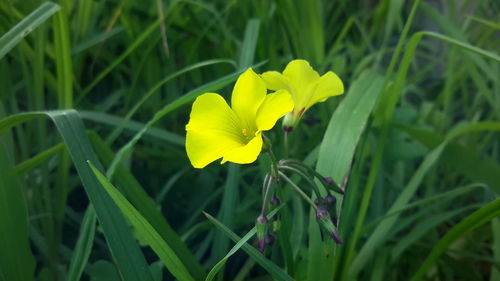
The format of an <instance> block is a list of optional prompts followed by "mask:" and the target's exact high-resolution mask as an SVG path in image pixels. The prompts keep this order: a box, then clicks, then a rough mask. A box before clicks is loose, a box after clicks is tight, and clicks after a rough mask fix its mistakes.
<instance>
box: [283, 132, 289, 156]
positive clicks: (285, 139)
mask: <svg viewBox="0 0 500 281" xmlns="http://www.w3.org/2000/svg"><path fill="white" fill-rule="evenodd" d="M283 154H284V155H285V158H288V132H285V136H284V153H283Z"/></svg>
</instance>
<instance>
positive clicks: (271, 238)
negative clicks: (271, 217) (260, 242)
mask: <svg viewBox="0 0 500 281" xmlns="http://www.w3.org/2000/svg"><path fill="white" fill-rule="evenodd" d="M274 241H276V237H274V235H272V234H268V235H267V236H266V243H267V244H268V245H273V244H274Z"/></svg>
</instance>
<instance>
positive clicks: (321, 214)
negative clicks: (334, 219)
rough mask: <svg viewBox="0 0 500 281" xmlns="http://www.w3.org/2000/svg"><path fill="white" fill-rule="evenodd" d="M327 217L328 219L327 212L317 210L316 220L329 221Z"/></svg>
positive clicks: (328, 214)
mask: <svg viewBox="0 0 500 281" xmlns="http://www.w3.org/2000/svg"><path fill="white" fill-rule="evenodd" d="M329 217H330V213H328V211H327V210H325V209H322V208H320V209H319V210H318V212H316V219H317V220H322V219H324V218H328V219H330V218H329Z"/></svg>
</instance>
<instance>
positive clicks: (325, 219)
mask: <svg viewBox="0 0 500 281" xmlns="http://www.w3.org/2000/svg"><path fill="white" fill-rule="evenodd" d="M316 219H317V220H318V223H319V225H320V226H321V227H322V228H323V229H324V230H325V231H326V232H327V233H328V234H329V235H330V237H331V238H332V239H333V240H334V241H335V243H337V244H342V243H344V242H343V241H342V239H341V238H340V236H339V234H338V232H337V228H336V227H335V225H334V224H333V221H332V219H331V218H330V213H328V211H327V210H325V209H319V210H318V211H317V212H316Z"/></svg>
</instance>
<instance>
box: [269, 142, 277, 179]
mask: <svg viewBox="0 0 500 281" xmlns="http://www.w3.org/2000/svg"><path fill="white" fill-rule="evenodd" d="M267 155H269V159H271V172H272V173H273V177H274V179H275V180H276V181H278V179H279V174H278V173H279V171H278V160H276V156H274V153H273V151H272V150H271V147H269V148H268V149H267Z"/></svg>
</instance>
